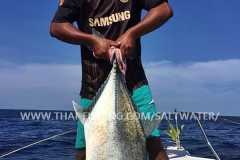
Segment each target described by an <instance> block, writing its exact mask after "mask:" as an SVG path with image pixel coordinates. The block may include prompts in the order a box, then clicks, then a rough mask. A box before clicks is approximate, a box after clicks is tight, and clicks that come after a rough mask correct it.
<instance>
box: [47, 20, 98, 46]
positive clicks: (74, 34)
mask: <svg viewBox="0 0 240 160" xmlns="http://www.w3.org/2000/svg"><path fill="white" fill-rule="evenodd" d="M50 34H51V36H53V37H55V38H57V39H59V40H61V41H64V42H67V43H71V44H76V45H88V46H92V44H93V38H94V37H93V35H91V34H87V33H84V32H82V31H80V30H78V29H77V28H76V27H74V26H73V25H72V24H71V23H68V22H66V23H57V22H52V24H51V27H50Z"/></svg>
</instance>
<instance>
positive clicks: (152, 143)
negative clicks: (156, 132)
mask: <svg viewBox="0 0 240 160" xmlns="http://www.w3.org/2000/svg"><path fill="white" fill-rule="evenodd" d="M147 151H148V154H149V160H169V159H168V156H167V154H166V152H165V150H164V148H163V145H162V141H161V139H160V137H153V138H149V139H147Z"/></svg>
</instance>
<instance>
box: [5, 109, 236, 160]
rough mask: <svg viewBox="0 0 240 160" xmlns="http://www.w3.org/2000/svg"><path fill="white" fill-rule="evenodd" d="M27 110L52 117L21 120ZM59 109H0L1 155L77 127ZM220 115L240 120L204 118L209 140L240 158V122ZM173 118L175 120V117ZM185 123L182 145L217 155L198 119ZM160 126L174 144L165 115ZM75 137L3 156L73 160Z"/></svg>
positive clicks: (226, 155)
mask: <svg viewBox="0 0 240 160" xmlns="http://www.w3.org/2000/svg"><path fill="white" fill-rule="evenodd" d="M24 112H26V113H30V112H37V113H39V112H44V113H45V112H46V113H49V112H51V117H50V118H49V119H48V120H47V119H45V120H43V119H41V118H40V119H39V120H36V119H35V120H33V119H32V118H30V119H29V120H26V119H25V120H22V117H21V113H24ZM57 112H59V113H60V112H61V114H62V115H60V114H58V118H56V114H55V113H56V111H30V110H0V155H2V154H4V153H6V152H8V151H11V150H14V149H16V148H19V147H22V146H24V145H27V144H29V143H32V142H35V141H38V140H41V139H43V138H46V137H49V136H52V135H55V134H58V133H61V132H64V131H69V130H71V129H73V128H76V127H77V120H76V118H75V117H74V118H73V117H72V114H71V113H73V112H66V111H57ZM172 117H174V116H172ZM35 118H36V117H35ZM220 119H228V120H231V121H235V122H240V117H231V116H229V117H220V118H219V120H217V121H214V120H201V123H202V125H203V128H204V130H205V132H206V134H207V136H208V138H209V141H210V142H211V144H212V146H213V147H214V149H215V150H216V152H217V153H218V155H219V157H220V158H221V159H223V160H239V159H240V125H237V124H233V123H229V122H226V121H222V120H220ZM171 122H172V123H173V124H175V121H171ZM183 124H184V125H185V127H184V130H183V132H182V133H181V136H180V139H181V145H182V146H183V147H184V148H185V149H186V150H188V151H189V153H190V154H191V155H192V156H198V157H206V158H214V156H213V154H212V152H211V150H210V149H209V147H208V145H207V143H206V142H205V140H204V137H203V135H202V132H201V130H200V128H199V126H198V124H197V121H195V120H193V119H192V120H181V121H179V126H180V125H183ZM159 128H160V130H161V131H160V133H161V136H162V140H163V144H164V145H165V146H167V145H171V143H170V142H168V141H171V138H170V137H168V136H167V135H166V134H165V133H164V131H165V130H169V128H168V123H167V121H166V120H165V119H163V121H162V122H161V124H160V126H159ZM75 139H76V132H71V133H68V134H65V135H61V136H58V137H55V138H53V139H50V140H47V141H44V142H41V143H38V144H36V145H33V146H31V147H28V148H25V149H23V150H20V151H18V152H15V153H13V154H11V155H8V156H6V157H4V158H2V160H15V159H18V160H74V158H75V155H76V149H75Z"/></svg>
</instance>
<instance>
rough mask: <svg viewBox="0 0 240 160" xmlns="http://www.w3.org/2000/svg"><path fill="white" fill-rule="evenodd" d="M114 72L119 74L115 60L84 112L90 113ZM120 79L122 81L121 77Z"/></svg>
mask: <svg viewBox="0 0 240 160" xmlns="http://www.w3.org/2000/svg"><path fill="white" fill-rule="evenodd" d="M113 56H114V58H115V54H114V55H113ZM114 72H119V73H120V70H119V67H118V63H117V60H116V59H115V60H114V62H113V68H112V70H111V71H110V73H109V75H108V77H107V79H106V80H105V81H104V83H103V84H102V85H101V87H100V88H99V89H98V91H97V93H96V95H95V96H94V98H93V100H92V102H91V103H90V104H89V106H88V107H86V108H83V110H84V112H92V110H93V108H94V106H95V104H96V103H97V101H98V99H99V97H100V96H101V95H102V92H103V90H104V88H105V86H106V85H107V83H108V81H109V78H110V76H111V74H113V73H114ZM121 79H122V80H123V77H121Z"/></svg>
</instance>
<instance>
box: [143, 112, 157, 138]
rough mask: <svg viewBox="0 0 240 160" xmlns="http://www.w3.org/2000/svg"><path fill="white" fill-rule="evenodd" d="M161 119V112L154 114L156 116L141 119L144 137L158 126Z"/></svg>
mask: <svg viewBox="0 0 240 160" xmlns="http://www.w3.org/2000/svg"><path fill="white" fill-rule="evenodd" d="M161 120H162V114H159V115H156V117H152V118H151V119H142V120H141V121H142V125H143V130H144V132H145V135H146V137H148V136H149V135H150V134H151V133H152V132H153V130H154V129H155V128H157V127H158V125H159V123H160V122H161Z"/></svg>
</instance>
